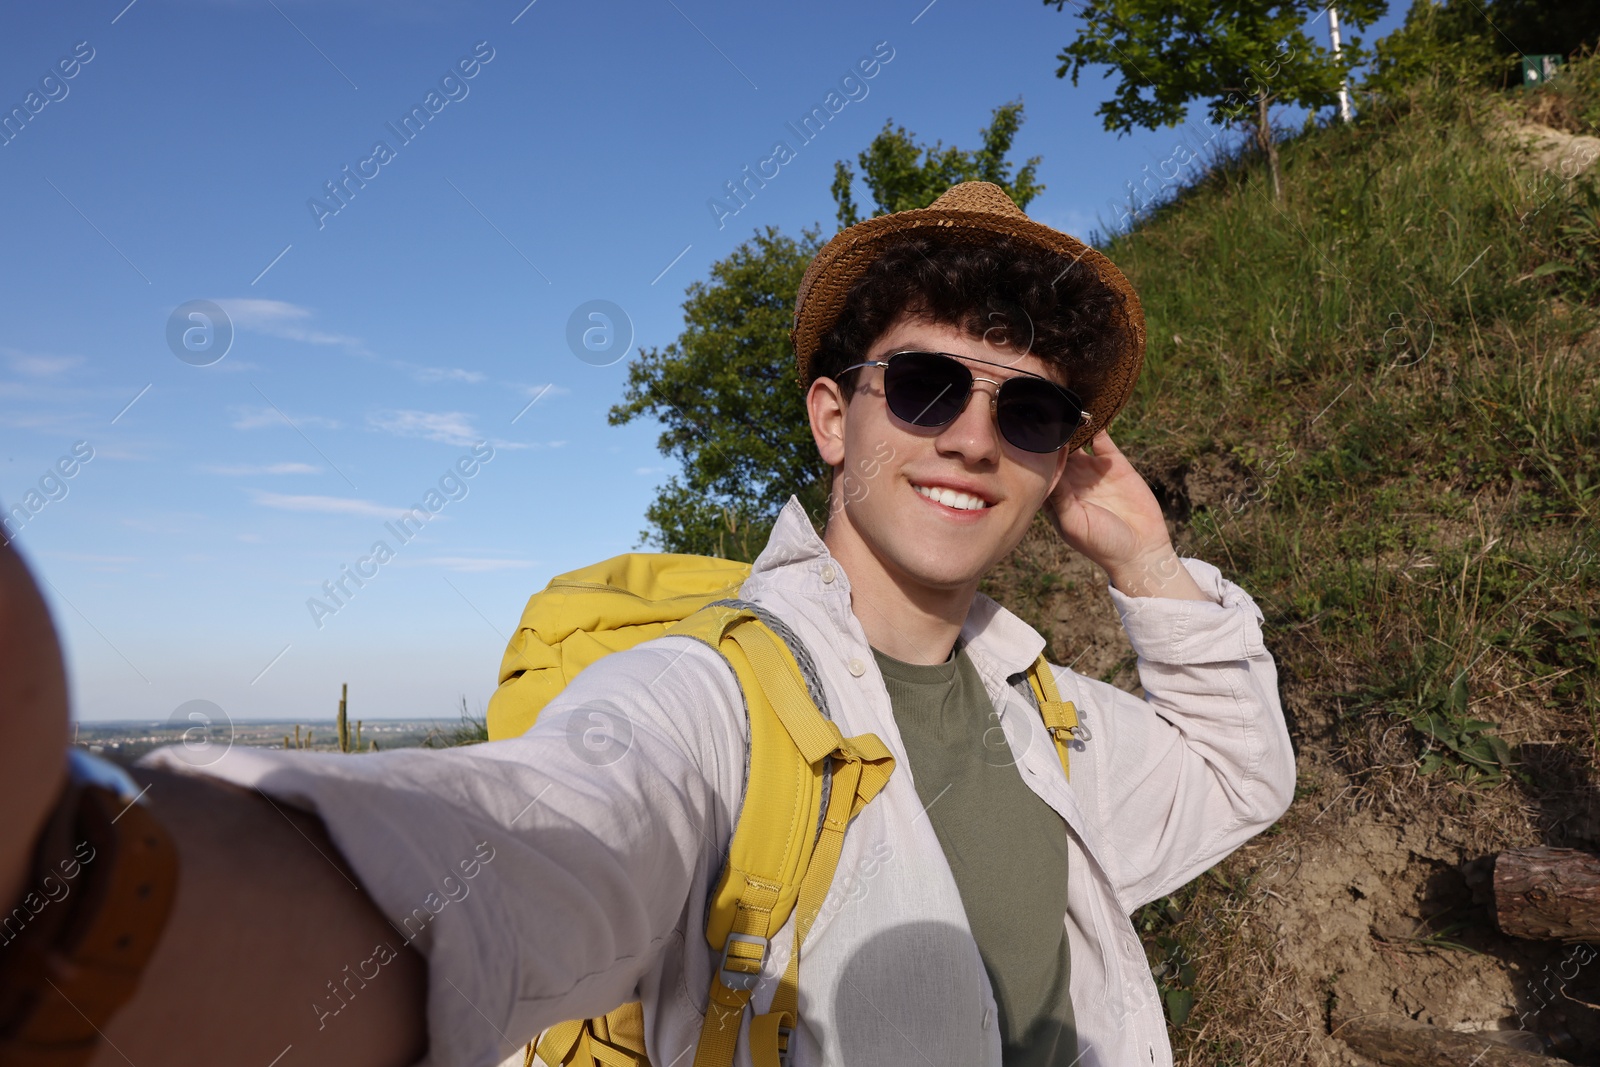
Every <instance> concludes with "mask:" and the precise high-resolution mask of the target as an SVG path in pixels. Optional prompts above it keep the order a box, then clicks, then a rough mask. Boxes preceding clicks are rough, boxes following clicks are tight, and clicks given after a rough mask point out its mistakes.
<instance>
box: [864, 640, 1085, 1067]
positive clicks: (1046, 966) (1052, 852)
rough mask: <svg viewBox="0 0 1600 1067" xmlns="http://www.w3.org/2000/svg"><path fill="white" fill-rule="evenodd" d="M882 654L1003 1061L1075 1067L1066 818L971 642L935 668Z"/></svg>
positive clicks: (1010, 1065) (1008, 1066)
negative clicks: (1046, 795) (1027, 758)
mask: <svg viewBox="0 0 1600 1067" xmlns="http://www.w3.org/2000/svg"><path fill="white" fill-rule="evenodd" d="M873 656H874V657H875V658H876V659H877V661H878V669H879V671H881V672H882V674H883V680H884V684H885V685H886V686H887V687H888V690H889V702H890V704H891V705H892V706H893V708H894V717H895V721H896V723H897V724H898V725H899V727H900V739H901V741H902V742H903V743H904V744H905V748H906V755H907V757H908V758H909V759H910V761H911V773H912V777H913V779H914V781H915V782H916V787H917V795H918V797H920V798H921V800H922V803H923V805H924V806H925V808H926V811H927V814H928V818H929V820H930V822H932V824H933V829H934V832H935V833H936V834H937V835H938V837H939V844H940V845H941V846H943V848H944V854H945V858H946V859H947V860H948V861H949V863H950V870H951V873H953V874H954V875H955V881H956V888H957V889H958V890H959V891H960V893H961V903H962V906H963V907H964V908H965V909H966V913H967V923H968V925H969V926H970V927H971V928H972V936H973V939H974V940H975V941H976V942H977V944H978V952H979V954H980V955H981V956H982V957H983V965H984V968H985V969H986V970H987V971H988V973H989V984H990V986H992V987H993V989H994V996H995V1004H996V1007H997V1008H998V1009H999V1014H1000V1020H999V1021H1000V1045H1001V1051H1002V1056H1001V1060H1002V1062H1003V1063H1004V1064H1005V1067H1024V1065H1026V1067H1070V1065H1071V1064H1073V1063H1076V1062H1077V1059H1078V1038H1077V1028H1076V1025H1075V1022H1074V1019H1073V1014H1072V999H1071V994H1070V988H1069V981H1068V979H1069V976H1070V975H1071V954H1070V949H1069V947H1068V944H1067V932H1066V926H1065V924H1064V923H1063V921H1062V920H1063V917H1064V916H1065V915H1066V913H1067V828H1066V824H1065V823H1064V822H1063V821H1062V819H1061V816H1059V815H1057V814H1056V812H1055V811H1054V810H1053V809H1052V808H1051V807H1050V806H1049V805H1048V804H1046V803H1045V802H1044V801H1043V800H1041V799H1040V798H1039V796H1038V795H1037V794H1035V793H1034V792H1033V790H1031V789H1029V788H1028V786H1027V784H1026V783H1025V782H1023V780H1022V773H1021V772H1020V771H1019V770H1018V769H1017V766H1016V764H1015V762H1014V761H1013V758H1012V755H1011V749H1010V746H1009V745H1008V744H1007V743H1006V741H1005V737H1004V734H1003V733H1002V732H1001V730H1000V721H999V718H998V717H997V716H996V715H995V713H994V705H993V704H992V703H991V702H990V700H989V694H988V693H987V692H986V691H985V690H984V688H983V681H982V679H981V678H979V677H978V671H977V668H975V667H974V666H973V665H972V661H971V660H970V659H968V658H967V653H966V650H965V649H963V648H961V647H960V646H959V645H958V646H957V649H956V652H955V654H954V655H953V656H952V657H951V658H950V659H949V660H947V661H946V662H944V663H938V664H934V665H931V666H924V665H921V664H912V663H904V662H902V661H900V660H897V659H891V658H890V657H888V656H885V655H884V654H883V653H881V652H879V651H877V650H876V649H874V650H873Z"/></svg>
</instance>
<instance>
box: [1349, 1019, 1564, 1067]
mask: <svg viewBox="0 0 1600 1067" xmlns="http://www.w3.org/2000/svg"><path fill="white" fill-rule="evenodd" d="M1333 1036H1334V1037H1337V1038H1339V1039H1340V1040H1341V1041H1343V1042H1344V1043H1345V1044H1347V1045H1349V1046H1350V1047H1351V1048H1353V1049H1355V1050H1356V1051H1357V1052H1359V1053H1361V1055H1363V1056H1365V1057H1367V1058H1368V1059H1370V1060H1376V1061H1377V1062H1378V1063H1381V1064H1383V1065H1384V1067H1549V1065H1550V1064H1555V1063H1560V1062H1563V1061H1561V1060H1557V1059H1554V1058H1552V1057H1550V1056H1544V1055H1540V1054H1538V1053H1533V1052H1523V1051H1522V1050H1521V1049H1517V1048H1513V1047H1511V1046H1510V1045H1506V1044H1502V1043H1501V1042H1498V1041H1492V1040H1490V1039H1489V1038H1488V1037H1487V1036H1486V1035H1484V1034H1466V1033H1461V1032H1459V1031H1456V1030H1446V1029H1444V1028H1442V1027H1438V1026H1429V1025H1427V1024H1426V1023H1419V1022H1417V1021H1416V1020H1414V1019H1407V1018H1405V1017H1404V1016H1396V1015H1368V1016H1358V1017H1356V1018H1353V1019H1350V1020H1348V1021H1347V1022H1344V1023H1341V1024H1339V1025H1338V1026H1336V1027H1334V1029H1333Z"/></svg>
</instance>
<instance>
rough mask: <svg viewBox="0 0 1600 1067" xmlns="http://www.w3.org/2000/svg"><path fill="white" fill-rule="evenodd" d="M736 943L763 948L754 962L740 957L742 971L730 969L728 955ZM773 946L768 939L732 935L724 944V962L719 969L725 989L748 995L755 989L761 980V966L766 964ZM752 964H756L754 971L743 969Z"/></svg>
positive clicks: (718, 976) (719, 979) (718, 974)
mask: <svg viewBox="0 0 1600 1067" xmlns="http://www.w3.org/2000/svg"><path fill="white" fill-rule="evenodd" d="M736 941H742V942H744V943H745V944H749V945H759V946H760V948H761V955H760V956H757V957H756V958H755V959H754V960H751V959H749V958H748V957H740V958H739V959H738V962H739V964H740V965H741V969H739V970H734V971H730V970H729V969H728V953H729V952H730V951H732V949H733V945H734V942H736ZM771 945H772V942H771V941H769V940H768V939H767V938H764V937H757V936H756V935H754V934H734V933H730V934H729V935H728V939H727V941H725V942H723V945H722V962H721V963H720V964H719V965H718V967H717V980H718V981H719V982H721V983H722V984H723V986H724V987H726V988H728V989H731V990H734V991H735V992H738V993H748V992H750V991H751V990H753V989H755V987H756V983H757V982H758V981H760V979H761V965H762V964H763V963H765V962H766V959H767V949H768V948H770V947H771ZM751 963H754V964H755V969H754V970H749V971H747V970H744V969H742V968H743V967H747V966H749V965H750V964H751Z"/></svg>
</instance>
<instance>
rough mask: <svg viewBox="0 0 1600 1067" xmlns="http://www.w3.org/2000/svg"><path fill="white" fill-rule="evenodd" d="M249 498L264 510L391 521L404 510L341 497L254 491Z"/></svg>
mask: <svg viewBox="0 0 1600 1067" xmlns="http://www.w3.org/2000/svg"><path fill="white" fill-rule="evenodd" d="M251 497H252V498H253V499H254V500H255V502H256V503H257V504H259V505H260V506H261V507H264V508H277V509H278V510H279V511H314V512H320V513H321V514H324V515H367V516H371V517H372V518H376V519H392V518H394V517H395V516H396V515H399V514H401V513H402V512H404V511H405V510H406V509H405V508H403V507H393V506H391V505H388V504H375V503H373V502H372V501H370V500H355V499H352V498H350V497H343V496H315V495H311V494H301V495H296V494H289V493H267V492H263V491H261V490H259V489H258V490H256V491H254V492H252V493H251Z"/></svg>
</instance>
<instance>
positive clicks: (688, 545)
mask: <svg viewBox="0 0 1600 1067" xmlns="http://www.w3.org/2000/svg"><path fill="white" fill-rule="evenodd" d="M821 247H822V242H821V240H820V231H819V229H818V228H811V229H807V230H802V231H801V239H800V240H798V241H796V240H794V239H793V238H790V237H787V236H785V235H783V234H782V233H780V232H779V231H778V229H777V227H775V226H768V227H767V228H766V232H765V233H762V232H759V231H758V232H756V233H755V235H754V236H753V237H752V238H751V239H750V240H748V241H746V242H745V243H744V244H742V245H740V246H739V247H738V248H736V249H734V251H733V253H732V254H731V255H729V256H728V258H726V259H724V260H721V261H719V262H717V263H714V264H712V267H711V278H710V279H709V280H708V281H704V282H701V281H696V282H694V283H693V284H691V285H690V286H689V288H688V292H687V298H686V299H685V300H684V304H683V315H684V323H685V326H684V331H683V333H682V334H681V335H679V337H678V339H677V340H676V341H674V342H672V343H671V344H668V345H667V346H665V347H664V348H652V349H644V350H641V352H640V355H639V358H638V359H637V360H635V361H634V363H633V364H632V365H631V366H630V367H629V368H628V385H627V389H626V392H625V393H624V394H623V401H622V403H620V404H617V405H615V406H614V407H612V409H611V412H610V422H611V424H612V425H618V424H620V423H626V422H631V421H633V420H634V419H635V418H638V417H640V416H642V415H651V416H653V417H654V418H655V419H656V420H657V421H658V422H660V423H661V424H662V425H663V426H664V427H665V429H664V430H663V431H662V434H661V437H660V440H659V441H658V443H657V447H658V448H660V450H661V453H662V454H663V455H665V456H668V457H671V458H673V459H676V460H678V461H679V462H680V463H681V464H682V466H683V473H682V475H681V476H676V475H675V476H673V477H672V478H669V479H668V480H667V483H666V485H664V486H662V487H661V489H660V490H659V491H658V492H657V494H656V499H655V502H654V503H652V504H651V505H650V508H649V510H648V511H647V512H646V513H645V514H646V517H647V518H648V519H649V522H650V526H651V529H650V530H647V531H645V535H644V536H645V538H646V540H648V541H651V542H653V543H655V544H656V545H658V546H659V547H660V548H661V549H663V550H665V551H668V552H697V553H706V554H712V555H721V556H728V557H730V558H736V559H739V558H742V559H747V560H748V559H750V558H752V553H753V552H759V551H760V550H761V546H762V544H763V543H764V542H765V540H766V536H765V532H766V530H767V529H769V528H770V527H771V524H772V521H773V519H774V518H775V517H776V515H777V512H778V509H779V508H781V507H782V506H783V504H784V502H786V501H787V500H788V499H789V496H790V494H792V493H797V492H802V491H808V490H809V491H810V494H812V495H814V494H815V492H816V490H815V489H814V486H815V483H817V482H818V481H819V480H820V479H822V478H823V477H824V476H825V474H826V468H825V467H823V465H822V461H821V459H820V457H818V455H817V448H816V444H815V443H814V442H813V441H812V440H811V430H810V425H809V422H808V420H807V418H806V412H805V405H804V403H803V401H804V397H803V396H802V394H801V392H800V389H799V388H798V386H797V385H796V384H795V369H794V350H793V348H792V347H791V345H790V344H789V327H790V325H791V323H792V321H793V318H794V298H795V291H796V290H797V289H798V288H799V287H800V277H801V275H802V274H804V273H805V269H806V265H807V264H808V263H810V262H811V257H812V256H814V255H816V253H817V250H818V249H820V248H821Z"/></svg>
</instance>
